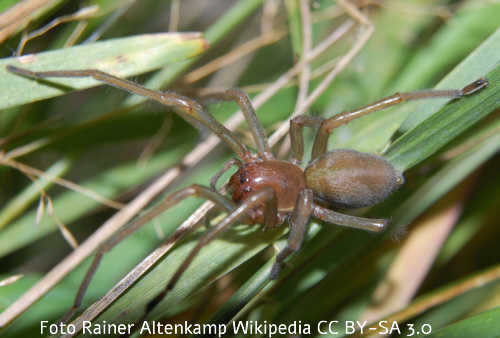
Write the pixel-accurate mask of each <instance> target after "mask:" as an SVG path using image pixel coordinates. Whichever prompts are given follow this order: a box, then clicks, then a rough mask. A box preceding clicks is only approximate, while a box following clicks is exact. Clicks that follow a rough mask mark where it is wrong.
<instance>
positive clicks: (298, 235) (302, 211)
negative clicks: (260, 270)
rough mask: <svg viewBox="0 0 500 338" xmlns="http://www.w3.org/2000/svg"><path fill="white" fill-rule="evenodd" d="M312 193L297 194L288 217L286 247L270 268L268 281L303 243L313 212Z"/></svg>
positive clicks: (303, 191)
mask: <svg viewBox="0 0 500 338" xmlns="http://www.w3.org/2000/svg"><path fill="white" fill-rule="evenodd" d="M313 200H314V192H313V191H312V190H311V189H303V190H301V191H300V193H299V197H298V198H297V202H296V203H295V209H294V211H293V214H292V216H291V217H290V221H289V223H290V233H289V234H288V240H287V245H286V247H285V248H283V250H281V251H280V252H279V253H278V255H276V262H275V263H274V264H273V266H272V268H271V273H270V275H269V278H270V279H276V278H278V275H279V273H280V270H281V267H282V265H283V261H284V260H285V259H286V258H287V257H288V256H290V255H291V254H292V253H293V252H295V251H298V250H299V249H300V247H301V246H302V242H303V241H304V237H305V233H306V230H307V224H308V223H309V219H310V217H311V213H312V210H313V205H314V204H313Z"/></svg>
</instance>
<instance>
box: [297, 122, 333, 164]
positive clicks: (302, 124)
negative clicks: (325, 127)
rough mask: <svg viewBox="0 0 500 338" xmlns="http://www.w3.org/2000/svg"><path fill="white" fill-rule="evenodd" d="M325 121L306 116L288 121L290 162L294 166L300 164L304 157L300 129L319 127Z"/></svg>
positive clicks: (302, 136)
mask: <svg viewBox="0 0 500 338" xmlns="http://www.w3.org/2000/svg"><path fill="white" fill-rule="evenodd" d="M324 120H325V119H324V118H322V117H314V116H308V115H298V116H296V117H294V118H293V119H291V120H290V143H291V146H292V158H291V159H290V161H291V162H292V163H294V164H296V165H300V164H301V163H302V158H303V157H304V135H303V133H302V129H303V128H304V127H305V126H306V127H319V126H320V125H321V123H322V122H323V121H324Z"/></svg>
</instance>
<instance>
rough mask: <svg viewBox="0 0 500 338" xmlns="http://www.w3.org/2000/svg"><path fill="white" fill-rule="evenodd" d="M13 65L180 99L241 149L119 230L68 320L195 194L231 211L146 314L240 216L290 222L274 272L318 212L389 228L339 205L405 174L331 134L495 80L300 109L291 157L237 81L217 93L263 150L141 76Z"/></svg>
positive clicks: (379, 190)
mask: <svg viewBox="0 0 500 338" xmlns="http://www.w3.org/2000/svg"><path fill="white" fill-rule="evenodd" d="M7 69H8V70H9V71H11V72H13V73H16V74H19V75H21V76H25V77H29V78H34V79H40V78H52V77H92V78H94V79H96V80H98V81H100V82H103V83H105V84H108V85H111V86H114V87H117V88H119V89H122V90H126V91H128V92H130V93H133V94H138V95H142V96H145V97H147V98H149V99H152V100H155V101H157V102H159V103H161V104H163V105H165V106H170V107H172V108H173V109H174V111H175V112H176V113H177V114H179V115H180V116H181V117H183V118H184V119H185V120H187V121H188V122H189V123H191V124H194V125H199V124H202V125H204V126H206V127H207V128H209V129H210V130H211V131H212V132H213V133H215V134H216V135H217V136H218V137H219V138H220V139H221V140H222V141H224V142H225V143H226V144H227V145H228V146H229V147H230V148H231V149H232V150H233V151H234V152H235V154H236V155H237V157H238V158H237V159H233V160H231V161H229V162H227V163H226V164H225V165H224V166H223V168H222V169H221V170H220V171H219V172H217V173H216V174H215V175H214V176H213V178H212V179H211V181H210V186H202V185H196V184H195V185H191V186H188V187H186V188H184V189H181V190H179V191H176V192H174V193H172V194H170V195H168V196H167V197H166V198H165V200H164V201H163V202H161V203H160V204H158V205H157V206H156V207H154V208H153V209H152V210H151V212H150V213H149V214H146V215H144V216H142V217H140V218H139V219H138V220H137V221H136V222H134V223H132V224H131V225H129V226H128V227H127V228H126V229H123V231H121V232H120V233H118V234H117V236H116V237H112V238H111V239H110V240H109V241H108V242H106V243H104V244H103V245H102V246H101V248H100V249H99V251H98V252H97V254H96V257H95V259H94V262H93V264H92V266H91V268H90V269H89V271H88V272H87V275H86V277H85V279H84V281H83V282H82V285H81V286H80V290H79V291H78V294H77V297H76V299H75V303H74V305H73V307H72V308H71V309H70V310H69V311H68V313H67V314H66V315H65V316H64V317H63V320H62V321H66V320H67V319H69V318H70V317H71V316H72V314H73V313H74V311H75V310H76V309H77V308H78V307H79V306H80V303H81V300H82V297H83V294H84V292H85V290H86V288H87V286H88V284H89V282H90V279H91V277H92V275H93V274H94V272H95V270H96V268H97V265H98V263H99V261H100V259H101V257H102V255H103V254H104V253H105V252H107V251H109V250H110V249H111V248H112V247H113V246H114V245H115V244H116V243H118V242H119V241H121V240H122V239H123V238H124V237H126V236H128V235H129V234H130V233H132V232H134V231H135V230H137V229H138V228H139V227H140V226H142V225H143V224H145V223H146V222H147V221H149V220H151V219H152V218H154V217H156V215H158V214H159V213H161V212H163V211H165V210H167V209H168V208H170V207H172V206H173V205H176V204H177V203H179V202H181V201H182V200H184V199H185V198H187V197H190V196H197V197H202V198H205V199H207V200H210V201H212V202H213V203H214V204H215V206H216V207H218V208H219V209H221V210H223V211H224V212H226V213H227V216H226V217H225V218H223V219H222V220H221V221H220V222H219V223H218V224H216V225H215V226H213V227H212V228H210V229H209V230H208V231H207V232H206V233H205V234H204V235H203V236H202V237H201V239H200V240H199V242H198V243H197V244H196V245H195V246H194V248H193V249H192V250H191V252H190V253H189V254H188V256H187V257H186V258H185V260H184V261H183V262H182V264H181V265H180V266H179V267H178V268H177V270H176V272H175V273H174V275H173V276H172V277H171V279H170V280H169V281H168V283H167V284H166V286H165V288H164V290H163V291H162V292H161V293H159V294H158V295H157V296H156V297H154V298H153V299H152V300H151V301H150V302H149V303H148V304H147V306H146V309H145V313H144V315H143V319H144V318H145V317H146V316H147V315H148V314H149V313H150V312H151V311H152V310H153V309H154V308H155V307H156V306H157V304H158V303H160V301H161V300H162V299H163V298H164V297H165V296H166V294H167V293H168V291H169V290H171V289H173V288H174V287H175V285H176V283H177V282H178V281H179V279H180V277H181V275H182V274H183V272H184V271H186V269H187V268H188V266H189V265H190V264H191V262H192V261H193V259H194V258H195V257H196V256H197V255H198V253H199V252H200V250H201V249H202V248H203V246H205V245H206V244H207V243H209V242H210V241H212V240H213V239H214V238H216V237H217V236H219V235H220V234H222V233H223V232H224V231H226V230H227V229H228V228H229V227H231V226H232V225H234V224H236V223H237V222H245V223H247V224H250V225H252V224H262V225H264V227H266V228H272V227H277V226H281V225H283V224H284V223H288V224H289V226H290V233H289V236H288V242H287V246H286V247H285V248H284V249H282V250H281V251H280V252H279V253H278V254H277V256H276V261H275V263H274V265H273V266H272V268H271V272H270V278H271V279H276V278H277V277H278V275H279V272H280V269H281V267H282V265H283V263H284V260H285V259H286V258H287V257H288V256H289V255H290V254H292V253H293V252H295V251H297V250H299V249H300V247H301V244H302V242H303V239H304V237H305V234H306V229H307V224H308V223H309V219H310V218H311V217H313V218H316V219H318V220H321V221H323V222H325V223H331V224H336V225H341V226H346V227H351V228H357V229H362V230H367V231H372V232H380V231H382V230H384V229H385V228H386V227H387V225H388V223H389V222H388V220H387V219H374V218H363V217H356V216H352V215H347V214H343V213H339V212H337V211H334V210H332V209H331V208H332V207H342V208H360V207H366V206H372V205H375V204H377V203H379V202H381V201H383V200H384V199H386V198H387V197H388V196H389V195H390V194H391V193H392V192H394V191H395V190H397V189H398V188H399V187H400V186H401V185H402V184H403V183H404V177H403V174H402V173H401V172H399V171H398V170H396V169H395V168H394V167H393V166H392V165H391V164H390V163H389V162H387V161H386V160H385V159H384V158H382V157H380V156H377V155H373V154H367V153H362V152H358V151H354V150H349V149H338V150H333V151H327V143H328V142H327V141H328V138H329V135H330V134H331V133H332V131H333V130H334V129H335V128H337V127H339V126H341V125H344V124H346V123H348V122H350V121H352V120H354V119H356V118H359V117H362V116H365V115H367V114H369V113H371V112H374V111H377V110H381V109H385V108H387V107H390V106H393V105H396V104H399V103H401V102H404V101H409V100H419V99H425V98H432V97H450V98H459V97H462V96H465V95H469V94H472V93H475V92H476V91H478V90H480V89H482V88H484V87H485V86H487V85H488V81H487V80H486V79H483V78H481V79H478V80H476V81H474V82H472V83H471V84H469V85H467V86H465V87H464V88H463V89H457V90H425V91H418V92H409V93H396V94H394V95H392V96H388V97H386V98H383V99H381V100H379V101H376V102H374V103H371V104H369V105H367V106H365V107H362V108H359V109H356V110H353V111H347V112H343V113H340V114H337V115H334V116H333V117H331V118H328V119H324V118H320V117H311V116H307V115H299V116H297V117H295V118H293V119H292V120H291V121H290V138H291V148H292V157H291V159H290V160H289V161H284V160H278V159H276V158H275V157H274V155H273V153H272V151H271V149H270V147H269V145H268V141H267V137H266V134H265V131H264V128H263V127H262V125H261V124H260V123H259V121H258V119H257V116H256V114H255V111H254V108H253V106H252V103H251V102H250V99H249V98H248V96H247V94H245V93H244V92H242V91H241V90H239V89H229V90H227V91H225V92H222V93H218V94H214V95H213V96H214V97H215V98H217V99H219V100H224V101H236V103H237V104H238V105H239V106H240V108H241V110H242V112H243V114H244V116H245V118H246V120H247V122H248V125H249V128H250V132H251V134H252V136H253V139H254V141H255V145H256V147H257V152H256V153H252V152H250V151H249V150H248V148H247V147H246V146H245V145H244V144H243V143H241V142H240V141H239V140H237V139H236V138H235V137H234V135H233V134H232V133H231V132H230V131H229V130H228V129H227V128H225V127H224V126H223V125H222V124H221V123H219V122H218V121H217V120H216V119H214V118H213V117H212V116H211V115H209V114H208V113H207V112H206V111H205V110H204V108H203V106H202V105H201V104H199V103H198V102H196V101H195V100H193V99H190V98H188V97H185V96H182V95H179V94H177V93H175V92H170V91H167V92H160V91H153V90H150V89H147V88H145V87H143V86H141V85H139V84H137V83H134V82H131V81H128V80H125V79H122V78H119V77H116V76H113V75H111V74H107V73H104V72H101V71H99V70H94V69H86V70H59V71H45V72H33V71H30V70H27V69H24V68H18V67H14V66H11V65H9V66H7ZM304 127H312V128H317V133H316V137H315V140H314V144H313V149H312V156H311V158H312V159H311V161H310V162H309V163H308V164H307V165H306V166H305V168H302V167H301V164H302V159H303V154H304V146H303V136H302V130H303V128H304ZM232 166H237V168H238V169H237V171H236V172H235V173H234V174H233V175H232V176H231V178H230V179H229V182H228V184H227V186H228V188H229V191H230V195H231V198H229V197H227V196H225V195H223V194H222V193H220V192H218V191H217V190H216V184H217V181H218V179H219V178H220V177H221V176H222V174H223V173H224V172H226V171H227V170H229V168H230V167H232Z"/></svg>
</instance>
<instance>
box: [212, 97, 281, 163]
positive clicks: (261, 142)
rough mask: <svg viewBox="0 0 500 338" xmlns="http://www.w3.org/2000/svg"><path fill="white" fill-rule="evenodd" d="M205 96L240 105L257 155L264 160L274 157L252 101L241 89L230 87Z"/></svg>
mask: <svg viewBox="0 0 500 338" xmlns="http://www.w3.org/2000/svg"><path fill="white" fill-rule="evenodd" d="M206 97H208V98H211V97H213V98H215V99H218V100H223V101H235V102H236V103H237V104H238V106H240V109H241V111H242V112H243V115H244V116H245V119H246V120H247V122H248V126H249V128H250V132H251V133H252V136H253V139H254V141H255V144H256V145H257V149H258V150H259V155H260V156H261V157H262V158H264V159H266V160H272V159H274V156H273V154H272V152H271V148H269V144H268V142H267V136H266V132H265V130H264V128H263V127H262V124H260V122H259V120H258V119H257V115H256V114H255V109H254V108H253V105H252V102H251V101H250V99H249V98H248V95H247V94H246V93H245V92H243V91H241V90H240V89H239V88H232V89H228V90H226V91H223V92H220V93H213V94H209V95H207V96H206Z"/></svg>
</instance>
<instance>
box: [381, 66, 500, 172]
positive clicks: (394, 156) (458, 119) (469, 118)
mask: <svg viewBox="0 0 500 338" xmlns="http://www.w3.org/2000/svg"><path fill="white" fill-rule="evenodd" d="M486 78H487V79H488V81H489V85H488V87H486V88H485V89H483V90H481V91H480V92H479V93H476V94H474V95H472V96H471V97H465V98H461V99H460V100H455V101H454V102H452V103H450V104H448V105H446V106H445V107H444V108H443V109H441V110H440V111H439V112H438V113H436V114H434V115H432V116H431V117H429V118H428V119H426V120H425V121H423V122H422V123H420V124H419V125H418V126H417V127H415V128H414V129H412V130H410V131H409V132H407V133H406V134H404V135H403V136H402V137H400V138H399V139H397V140H396V142H394V143H393V144H392V145H391V147H390V148H389V149H388V150H387V152H386V153H385V157H386V158H387V159H388V160H389V161H390V162H391V163H392V164H393V165H394V166H395V167H396V168H397V169H399V170H401V171H405V170H407V169H408V168H411V167H412V166H414V165H416V164H417V163H419V162H422V161H423V160H425V159H426V158H428V157H429V156H431V155H432V154H434V153H435V152H436V151H437V150H439V149H440V148H441V147H443V146H444V145H445V144H447V143H448V142H450V141H451V140H453V139H454V138H455V137H457V136H458V135H459V134H460V133H462V132H463V131H464V130H466V129H467V128H469V127H471V126H472V125H473V124H474V123H476V122H477V121H479V120H480V119H481V118H483V117H485V116H486V115H488V114H489V113H490V112H492V111H493V110H495V109H496V108H498V107H499V106H500V67H497V68H496V69H495V70H493V71H491V72H490V73H488V74H487V75H486Z"/></svg>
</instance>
